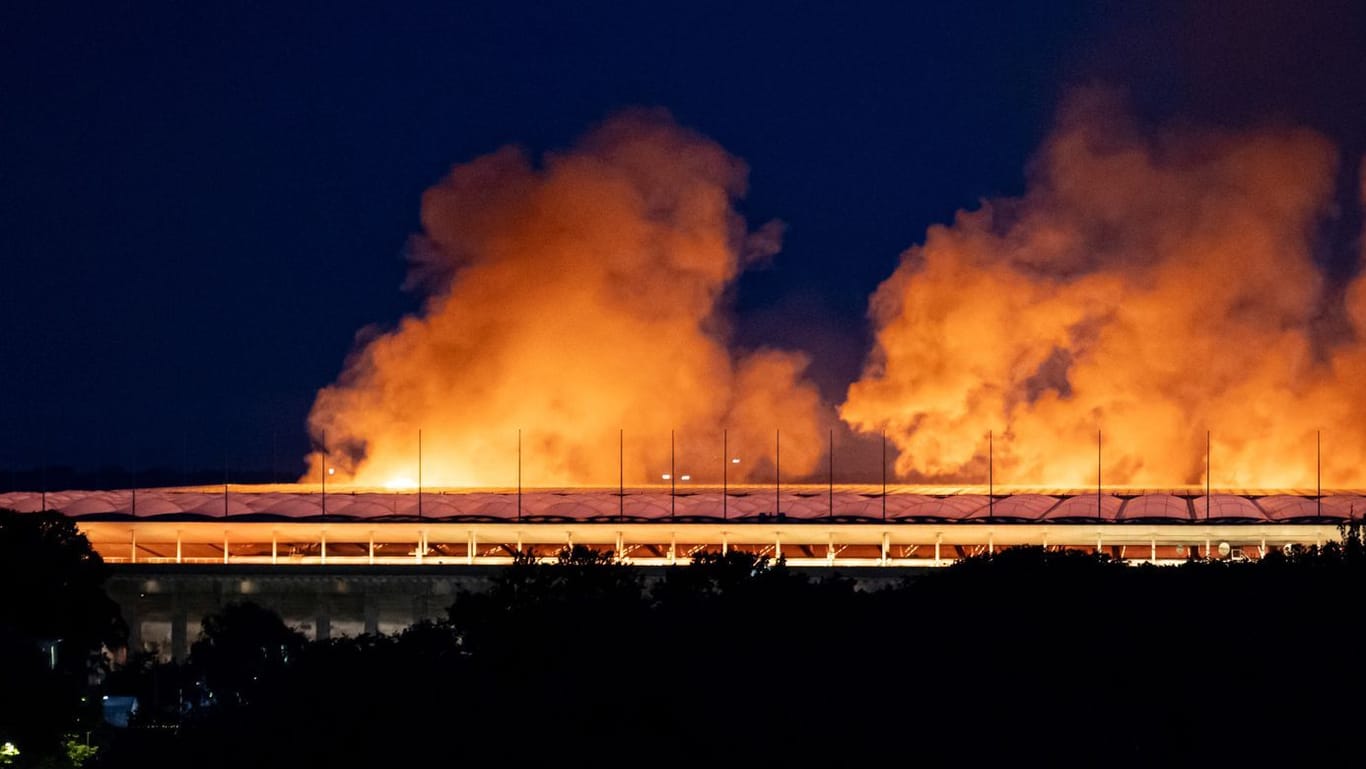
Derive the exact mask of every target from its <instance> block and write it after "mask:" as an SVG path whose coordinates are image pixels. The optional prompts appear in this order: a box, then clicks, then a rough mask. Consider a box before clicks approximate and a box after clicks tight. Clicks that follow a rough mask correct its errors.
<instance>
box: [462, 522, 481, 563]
mask: <svg viewBox="0 0 1366 769" xmlns="http://www.w3.org/2000/svg"><path fill="white" fill-rule="evenodd" d="M478 551H479V540H478V538H476V537H475V536H474V529H470V536H469V541H468V542H466V543H465V563H468V564H470V565H471V566H473V565H474V554H475V553H477V552H478Z"/></svg>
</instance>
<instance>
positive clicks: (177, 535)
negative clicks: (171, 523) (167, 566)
mask: <svg viewBox="0 0 1366 769" xmlns="http://www.w3.org/2000/svg"><path fill="white" fill-rule="evenodd" d="M175 562H176V563H180V530H179V529H177V530H176V533H175Z"/></svg>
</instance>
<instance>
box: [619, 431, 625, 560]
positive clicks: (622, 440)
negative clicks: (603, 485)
mask: <svg viewBox="0 0 1366 769" xmlns="http://www.w3.org/2000/svg"><path fill="white" fill-rule="evenodd" d="M625 519H626V428H624V427H619V428H617V520H619V521H621V520H625ZM617 555H620V553H618V554H617Z"/></svg>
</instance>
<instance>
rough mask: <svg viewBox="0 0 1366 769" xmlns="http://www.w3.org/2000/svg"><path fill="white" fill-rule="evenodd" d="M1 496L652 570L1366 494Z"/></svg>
mask: <svg viewBox="0 0 1366 769" xmlns="http://www.w3.org/2000/svg"><path fill="white" fill-rule="evenodd" d="M0 508H10V509H14V510H17V511H20V512H31V511H36V510H40V509H48V510H53V511H56V512H59V513H61V514H63V515H65V516H67V517H69V518H71V519H73V520H74V521H75V522H76V523H77V525H78V527H79V528H80V530H81V531H82V532H83V533H84V534H85V535H86V536H87V538H89V539H90V541H91V542H92V544H93V545H94V546H95V548H96V549H97V550H98V552H99V553H100V554H101V556H103V557H104V559H105V560H106V561H108V562H110V563H114V564H124V563H128V564H132V563H155V564H204V563H218V564H256V565H272V566H281V565H292V566H308V565H327V564H332V565H351V566H376V565H382V566H403V565H455V564H460V565H467V566H496V565H505V564H509V563H511V562H512V560H513V558H514V556H516V555H517V554H518V553H529V554H532V555H536V556H544V557H552V556H553V555H554V554H555V553H556V552H558V551H559V550H560V549H562V548H564V547H567V546H572V545H585V546H589V547H593V548H596V549H601V550H610V551H613V552H614V553H616V554H617V555H618V556H619V557H621V558H622V559H624V560H626V561H627V562H629V563H634V564H638V565H642V566H667V565H671V564H674V563H678V562H680V561H686V560H687V559H688V558H690V557H691V556H693V555H694V554H696V553H698V552H701V551H717V552H726V551H728V550H730V549H741V550H746V551H750V552H754V553H757V554H760V555H767V556H772V557H775V558H777V557H783V558H785V559H786V560H787V562H788V563H789V564H791V565H794V566H810V567H826V566H846V567H879V566H917V567H919V566H941V565H944V564H946V563H950V562H952V561H953V560H956V559H958V558H962V557H965V556H968V555H973V554H978V553H983V552H991V551H992V550H994V549H998V548H1002V547H1010V546H1016V545H1037V546H1043V547H1059V548H1061V547H1066V548H1076V549H1082V550H1087V551H1094V552H1104V553H1107V554H1109V555H1111V556H1113V557H1116V558H1123V559H1125V560H1127V561H1130V562H1133V563H1156V564H1170V563H1179V562H1181V561H1184V560H1185V559H1187V558H1191V557H1219V556H1223V557H1236V558H1257V557H1260V556H1261V555H1263V554H1265V553H1266V552H1267V550H1268V548H1271V547H1277V548H1280V547H1288V546H1291V545H1296V544H1299V545H1315V544H1320V543H1322V542H1323V541H1325V539H1331V538H1333V537H1334V536H1336V528H1337V526H1338V525H1340V524H1342V523H1344V522H1346V521H1348V520H1351V519H1353V518H1354V517H1355V516H1356V513H1357V511H1359V510H1362V509H1363V508H1366V492H1363V491H1362V490H1335V491H1331V492H1323V493H1319V492H1317V491H1315V490H1303V489H1277V490H1247V489H1236V490H1219V491H1215V492H1213V493H1207V490H1205V489H1193V488H1173V489H1124V488H1105V489H1102V490H1100V492H1099V493H1098V492H1097V490H1096V489H1094V488H1093V489H1090V490H1089V491H1088V490H1082V489H1006V490H1001V489H992V490H988V489H987V488H986V487H973V486H958V487H946V486H904V485H899V486H895V487H888V488H887V489H886V490H885V493H884V490H883V488H882V487H879V486H850V485H841V486H834V485H831V486H816V485H800V486H789V487H773V486H768V487H764V486H755V485H747V486H731V487H729V488H727V489H725V490H724V491H723V490H722V489H721V488H720V487H717V488H710V487H696V488H689V489H687V490H686V491H681V490H676V489H673V490H671V489H670V488H669V487H639V488H625V489H620V490H619V489H616V488H611V489H606V488H562V489H525V490H515V489H433V490H424V491H421V492H393V491H383V490H376V489H346V488H343V489H339V490H338V489H332V490H323V489H320V488H317V487H314V488H313V489H308V488H307V487H304V486H299V485H276V486H222V487H217V488H212V487H197V488H170V489H147V490H120V491H66V492H50V493H35V492H27V493H9V494H0Z"/></svg>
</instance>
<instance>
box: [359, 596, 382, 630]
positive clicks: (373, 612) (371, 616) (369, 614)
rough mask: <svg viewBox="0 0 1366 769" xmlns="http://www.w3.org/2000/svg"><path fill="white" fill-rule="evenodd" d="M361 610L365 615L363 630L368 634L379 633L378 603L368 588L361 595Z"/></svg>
mask: <svg viewBox="0 0 1366 769" xmlns="http://www.w3.org/2000/svg"><path fill="white" fill-rule="evenodd" d="M361 600H362V601H363V603H362V605H361V612H362V613H363V615H364V617H365V632H366V633H369V634H370V635H376V634H378V633H379V604H378V603H377V602H376V601H375V597H374V596H373V595H372V594H371V593H370V591H369V590H366V591H365V595H364V596H362V598H361Z"/></svg>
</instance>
